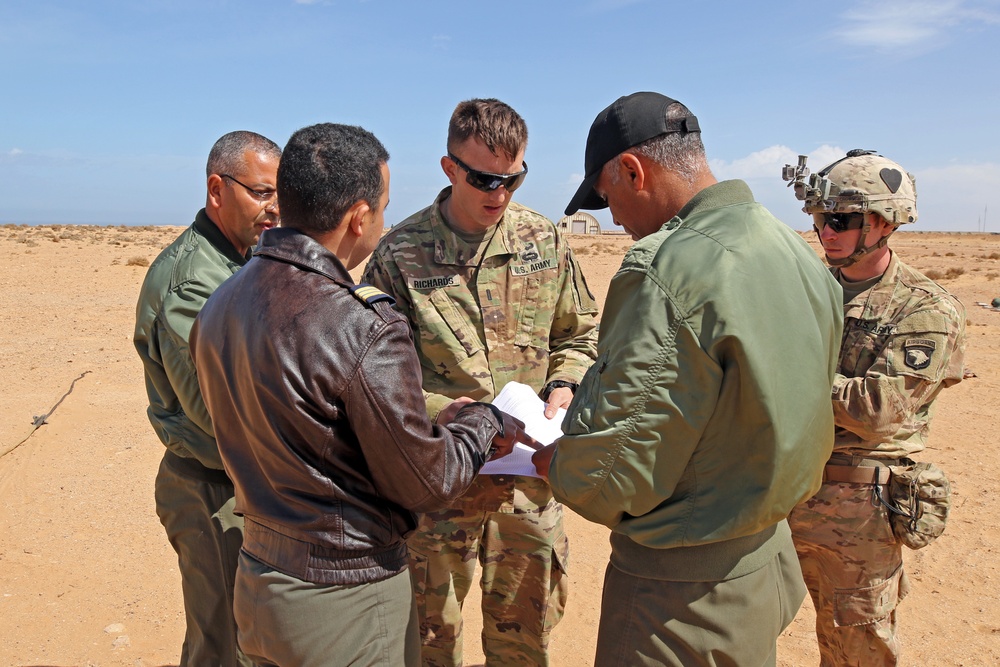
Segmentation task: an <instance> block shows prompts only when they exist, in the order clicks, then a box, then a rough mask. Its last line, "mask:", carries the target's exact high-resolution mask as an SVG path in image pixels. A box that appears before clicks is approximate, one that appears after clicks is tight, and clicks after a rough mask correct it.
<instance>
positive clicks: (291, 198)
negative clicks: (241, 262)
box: [278, 123, 389, 234]
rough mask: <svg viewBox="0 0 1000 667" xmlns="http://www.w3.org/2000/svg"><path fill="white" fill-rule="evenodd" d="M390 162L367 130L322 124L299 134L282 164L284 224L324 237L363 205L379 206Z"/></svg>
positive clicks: (280, 195)
mask: <svg viewBox="0 0 1000 667" xmlns="http://www.w3.org/2000/svg"><path fill="white" fill-rule="evenodd" d="M388 161H389V152H388V151H386V149H385V146H383V145H382V142H380V141H379V140H378V139H376V138H375V135H374V134H372V133H371V132H369V131H368V130H366V129H364V128H362V127H357V126H353V125H338V124H335V123H320V124H319V125H311V126H309V127H304V128H302V129H301V130H298V131H297V132H295V134H293V135H292V136H291V138H290V139H289V140H288V143H287V144H286V145H285V150H284V152H283V153H282V156H281V162H280V163H279V164H278V201H279V202H281V224H282V225H283V226H285V227H292V228H294V229H298V230H300V231H303V232H305V233H307V234H309V233H315V234H323V233H326V232H330V231H333V230H334V229H336V228H337V225H339V224H340V221H341V219H342V218H343V217H344V214H345V213H347V211H348V209H350V208H351V206H353V205H354V204H355V203H357V202H358V201H361V200H364V201H365V202H367V203H368V204H369V205H370V206H371V207H372V208H375V207H377V206H378V203H379V200H380V199H381V197H382V193H383V191H384V189H385V183H384V182H383V181H382V171H381V167H382V165H383V164H385V163H386V162H388Z"/></svg>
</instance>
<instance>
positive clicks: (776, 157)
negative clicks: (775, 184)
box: [709, 144, 846, 181]
mask: <svg viewBox="0 0 1000 667" xmlns="http://www.w3.org/2000/svg"><path fill="white" fill-rule="evenodd" d="M845 153H846V151H845V150H844V149H842V148H840V147H839V146H829V145H826V144H824V145H822V146H820V147H819V148H817V149H816V150H814V151H812V152H811V153H809V154H808V158H809V159H808V161H807V163H806V164H807V165H808V167H809V168H810V169H811V170H812V171H818V170H819V169H821V168H822V167H825V166H826V165H828V164H830V163H831V162H833V161H834V160H838V159H840V158H842V157H844V154H845ZM798 159H799V153H796V152H795V151H793V150H792V149H791V148H789V147H788V146H782V145H777V146H768V147H767V148H763V149H761V150H759V151H755V152H753V153H751V154H750V155H747V156H746V157H742V158H737V159H735V160H732V161H731V162H727V161H726V160H709V165H710V166H711V168H712V173H713V174H715V176H716V178H718V179H719V180H725V179H729V178H740V179H743V180H745V181H749V180H754V179H773V178H777V179H779V180H780V179H781V168H782V167H783V166H785V165H786V164H795V163H797V162H798Z"/></svg>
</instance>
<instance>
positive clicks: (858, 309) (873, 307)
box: [833, 251, 900, 320]
mask: <svg viewBox="0 0 1000 667" xmlns="http://www.w3.org/2000/svg"><path fill="white" fill-rule="evenodd" d="M890 252H891V251H890ZM899 269H900V262H899V257H897V256H896V253H894V252H891V255H890V257H889V266H887V267H886V268H885V273H883V274H882V277H881V278H880V279H879V281H878V282H877V283H875V284H874V285H872V286H871V288H870V289H867V290H865V291H864V292H862V293H861V294H858V295H857V296H856V297H854V298H853V299H851V300H850V301H848V302H847V303H846V304H844V317H845V318H848V317H851V318H854V319H857V320H877V319H880V318H881V317H882V316H883V314H884V313H885V311H886V309H887V308H888V307H889V304H890V303H891V301H892V299H882V298H872V296H873V295H874V294H876V293H878V292H880V291H881V287H882V286H883V285H886V284H892V285H895V284H896V282H897V277H898V275H899ZM833 273H834V276H836V278H837V280H840V269H833Z"/></svg>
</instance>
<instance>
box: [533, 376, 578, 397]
mask: <svg viewBox="0 0 1000 667" xmlns="http://www.w3.org/2000/svg"><path fill="white" fill-rule="evenodd" d="M579 386H580V385H579V384H577V383H576V382H566V381H565V380H553V381H552V382H550V383H548V384H547V385H545V388H544V389H542V393H541V395H540V396H539V398H541V399H542V400H543V401H548V400H549V394H551V393H552V390H553V389H559V388H560V387H568V388H569V389H571V390H572V391H573V393H574V394H575V393H576V390H577V388H578V387H579Z"/></svg>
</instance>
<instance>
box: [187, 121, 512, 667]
mask: <svg viewBox="0 0 1000 667" xmlns="http://www.w3.org/2000/svg"><path fill="white" fill-rule="evenodd" d="M388 158H389V155H388V153H387V152H386V150H385V148H384V147H383V146H382V144H381V143H380V142H379V141H378V139H376V138H375V137H374V136H373V135H372V134H371V133H369V132H367V131H366V130H364V129H362V128H360V127H349V126H344V125H333V124H322V125H315V126H312V127H307V128H303V129H301V130H299V131H298V132H296V133H295V134H293V135H292V137H291V139H290V140H289V142H288V145H287V146H286V148H285V151H284V154H283V157H282V160H281V163H280V165H279V168H278V198H279V200H280V201H281V206H282V212H283V217H282V221H283V224H284V227H283V228H280V229H274V230H270V231H269V232H268V233H267V234H264V235H263V236H262V238H261V242H260V245H259V246H258V248H257V251H256V252H255V253H254V258H253V259H252V260H251V261H250V262H249V263H248V264H247V266H246V267H245V268H244V269H243V270H242V271H241V272H240V273H239V274H237V275H236V276H235V277H234V279H231V280H228V281H227V282H226V283H225V284H223V285H222V286H221V287H220V288H219V290H218V291H217V292H216V293H215V295H213V297H212V298H210V299H209V301H208V303H207V304H206V305H205V307H204V308H203V309H202V311H201V314H200V316H199V317H198V320H197V322H196V324H195V328H194V331H193V332H192V336H191V352H192V355H193V356H194V359H195V364H196V366H197V369H198V378H199V383H200V385H201V389H202V393H203V395H204V397H205V402H206V404H207V406H208V409H209V412H210V414H211V415H212V420H213V424H214V426H215V434H216V438H217V440H218V442H219V450H220V452H221V454H222V460H223V463H224V464H225V467H226V470H227V472H228V473H229V475H230V476H231V477H232V479H233V482H234V484H235V487H236V512H237V513H239V514H242V515H243V516H244V518H245V536H244V542H243V551H242V553H241V554H240V564H239V570H238V572H237V577H236V592H235V603H234V605H235V609H234V611H235V616H236V622H237V625H238V627H239V642H240V646H241V647H242V648H243V650H244V651H245V652H246V653H247V655H248V656H250V657H252V658H253V659H254V660H255V661H257V662H258V663H259V664H263V665H271V664H273V665H292V664H310V665H325V664H331V665H333V664H352V665H393V666H396V665H416V664H419V659H420V645H419V636H418V633H417V622H416V609H415V607H414V602H413V591H412V586H411V583H410V577H409V574H408V571H407V551H406V543H405V541H404V539H405V537H406V536H407V535H408V534H409V533H410V532H412V531H413V529H414V527H415V526H416V519H415V515H414V512H422V511H428V510H433V509H438V508H441V507H444V506H445V505H447V504H448V503H449V502H450V501H451V500H453V499H454V498H456V497H458V496H459V495H461V494H462V493H464V491H465V490H466V488H467V487H468V486H469V484H470V483H471V482H472V480H473V479H474V478H475V476H476V474H477V473H478V471H479V468H480V467H481V466H482V465H483V463H484V462H485V461H486V459H487V458H488V457H489V456H490V453H491V447H495V448H496V450H497V451H496V454H498V455H503V454H506V453H508V452H509V451H510V450H511V448H512V447H513V443H514V440H515V439H517V440H521V441H526V440H527V441H530V438H527V437H526V436H524V435H523V432H522V431H521V425H520V424H519V423H517V422H516V420H514V419H513V418H511V417H509V416H507V415H504V414H503V413H501V412H500V411H499V410H497V409H496V408H494V407H493V406H491V405H486V404H483V403H470V404H469V405H468V406H466V407H464V408H462V410H461V411H460V412H459V413H458V415H457V417H456V418H455V420H454V421H453V422H452V423H450V424H448V425H447V427H441V426H437V425H434V424H432V423H431V422H430V420H429V419H428V417H427V413H426V407H425V403H424V398H423V394H422V392H421V388H420V367H419V362H418V361H417V357H416V353H415V352H414V349H413V342H412V339H411V334H410V326H409V324H408V323H407V321H406V319H405V318H403V317H402V316H401V315H399V314H398V313H397V312H396V311H394V310H393V309H392V307H391V306H392V300H391V299H390V298H389V297H388V296H387V295H385V294H383V293H382V292H379V291H378V290H377V289H375V288H373V287H370V286H365V285H355V284H354V283H353V281H352V280H351V277H350V275H349V274H348V269H350V268H353V267H354V266H356V265H357V264H358V263H359V262H360V261H361V260H362V259H364V258H365V257H366V256H367V255H368V254H369V253H370V252H371V250H372V249H373V248H374V246H375V244H376V243H377V241H378V240H379V238H380V236H381V233H382V229H383V227H384V211H385V207H386V204H387V203H388V201H389V168H388V165H387V164H386V163H387V161H388Z"/></svg>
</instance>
